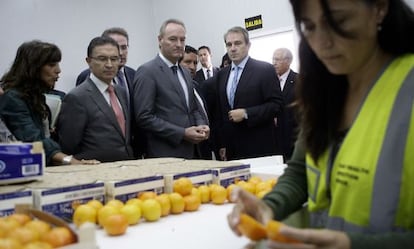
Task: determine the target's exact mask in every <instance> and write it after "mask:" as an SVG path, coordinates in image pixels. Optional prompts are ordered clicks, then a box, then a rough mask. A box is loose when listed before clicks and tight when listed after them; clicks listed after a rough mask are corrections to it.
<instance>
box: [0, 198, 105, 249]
mask: <svg viewBox="0 0 414 249" xmlns="http://www.w3.org/2000/svg"><path fill="white" fill-rule="evenodd" d="M94 229H95V228H94V227H87V226H85V228H84V229H83V230H82V231H79V232H80V234H82V236H79V235H78V234H77V233H76V232H75V231H74V230H73V229H72V228H71V227H70V226H69V225H68V224H67V223H66V222H65V221H63V220H62V219H60V218H58V217H56V216H54V215H51V214H49V213H46V212H43V211H40V210H36V209H32V208H31V206H30V205H22V204H19V205H16V207H15V212H14V213H13V214H11V215H8V216H3V217H0V248H13V249H52V248H59V249H80V248H91V249H97V248H98V247H97V246H96V241H95V237H94V236H95V234H94V233H95V230H94ZM85 235H87V236H85ZM85 246H87V247H85Z"/></svg>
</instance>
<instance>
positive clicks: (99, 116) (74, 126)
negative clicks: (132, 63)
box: [57, 78, 133, 162]
mask: <svg viewBox="0 0 414 249" xmlns="http://www.w3.org/2000/svg"><path fill="white" fill-rule="evenodd" d="M115 94H116V95H117V97H118V100H119V102H120V103H121V106H122V109H123V112H124V116H125V119H126V122H125V123H126V135H125V137H124V136H123V135H122V131H121V128H120V127H119V125H118V122H117V120H116V117H115V114H114V112H113V110H112V108H111V106H110V105H109V104H108V102H106V100H105V98H104V97H103V96H102V94H101V93H100V92H99V90H98V88H97V87H96V85H95V84H94V83H93V82H92V80H91V79H90V78H87V79H86V80H85V82H83V83H82V84H81V85H79V86H78V87H76V88H74V89H73V90H72V91H70V92H69V93H68V94H66V96H65V98H64V99H63V103H62V108H61V111H60V114H59V118H58V126H57V129H58V134H59V142H60V145H61V146H62V151H63V152H65V153H67V154H70V155H73V156H74V157H75V158H77V159H97V160H99V161H102V162H110V161H118V160H127V159H132V158H133V153H132V148H131V145H130V130H131V128H130V112H129V110H128V107H127V96H126V92H125V91H124V89H122V88H120V87H119V86H115Z"/></svg>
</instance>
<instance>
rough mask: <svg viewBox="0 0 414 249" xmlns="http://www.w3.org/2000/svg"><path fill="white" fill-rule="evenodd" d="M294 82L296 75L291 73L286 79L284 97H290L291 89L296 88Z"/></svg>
mask: <svg viewBox="0 0 414 249" xmlns="http://www.w3.org/2000/svg"><path fill="white" fill-rule="evenodd" d="M294 80H295V74H294V73H293V71H290V73H289V75H288V77H287V78H286V82H285V86H284V87H283V91H282V94H283V96H284V97H286V96H287V95H289V93H290V92H291V89H292V88H293V87H294V85H293V82H294Z"/></svg>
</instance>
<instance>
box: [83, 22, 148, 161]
mask: <svg viewBox="0 0 414 249" xmlns="http://www.w3.org/2000/svg"><path fill="white" fill-rule="evenodd" d="M101 36H109V37H111V38H112V39H114V40H115V41H116V42H117V43H118V45H119V54H120V57H121V62H120V63H119V70H118V73H117V75H116V77H114V83H115V84H117V85H120V86H121V87H123V88H124V89H125V91H126V93H127V97H128V108H129V110H130V112H131V124H132V126H131V136H132V137H131V140H132V142H131V144H132V148H133V149H134V155H135V157H136V158H142V157H145V154H146V138H145V135H144V134H143V131H141V130H140V129H139V128H138V127H136V125H135V123H136V122H135V120H134V113H135V112H134V107H133V100H132V99H133V89H134V86H133V84H134V76H135V69H133V68H131V67H128V66H127V65H126V63H127V61H128V49H129V36H128V33H127V31H126V30H125V29H123V28H119V27H113V28H109V29H106V30H105V31H104V32H103V33H102V35H101ZM90 72H91V71H90V69H89V68H88V69H85V70H84V71H83V72H81V73H80V74H79V76H78V78H77V79H76V86H78V85H80V84H81V83H82V82H84V81H85V80H86V79H87V78H88V77H89V75H90Z"/></svg>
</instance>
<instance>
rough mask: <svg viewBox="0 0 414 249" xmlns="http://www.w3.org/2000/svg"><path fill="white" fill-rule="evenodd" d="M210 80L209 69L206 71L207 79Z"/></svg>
mask: <svg viewBox="0 0 414 249" xmlns="http://www.w3.org/2000/svg"><path fill="white" fill-rule="evenodd" d="M209 78H211V71H210V69H207V79H209Z"/></svg>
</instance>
